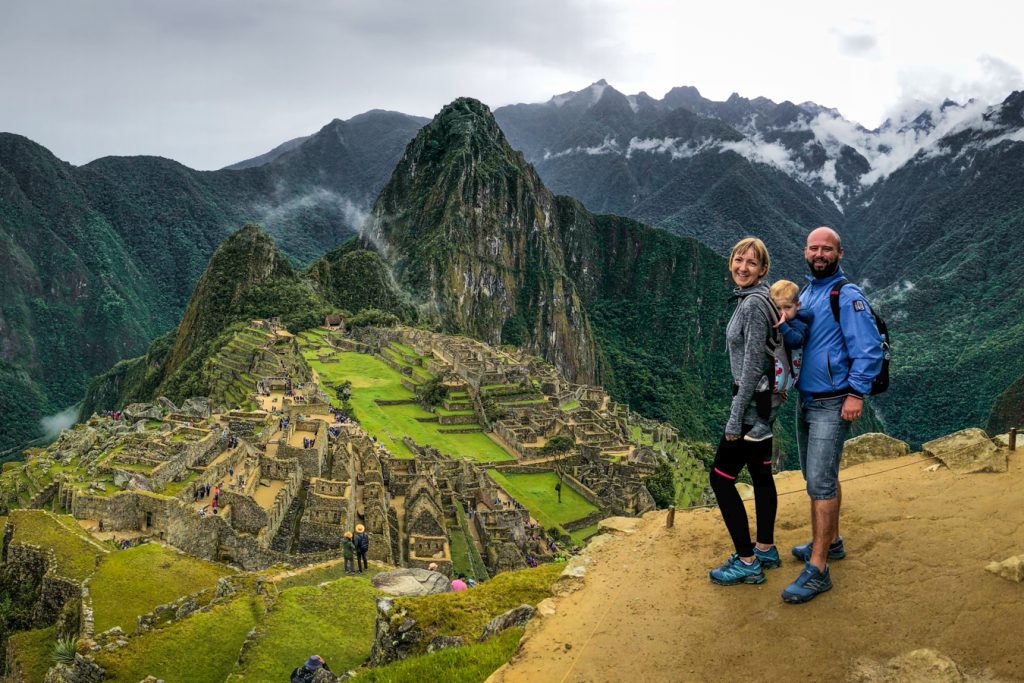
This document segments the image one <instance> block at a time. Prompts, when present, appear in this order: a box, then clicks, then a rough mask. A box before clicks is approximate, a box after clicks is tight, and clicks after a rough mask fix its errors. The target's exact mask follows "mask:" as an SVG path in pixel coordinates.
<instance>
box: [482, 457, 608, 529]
mask: <svg viewBox="0 0 1024 683" xmlns="http://www.w3.org/2000/svg"><path fill="white" fill-rule="evenodd" d="M487 473H488V474H489V475H490V477H491V478H492V479H493V480H494V481H495V482H496V483H497V484H498V485H499V486H501V487H502V488H503V489H505V490H506V491H507V492H508V493H509V495H510V496H512V497H513V498H515V499H516V500H518V501H519V502H520V503H521V504H522V505H523V507H525V508H526V509H527V510H529V511H530V515H531V516H532V517H533V518H534V519H535V520H537V522H539V523H540V525H541V526H543V527H544V528H545V529H550V528H552V527H558V526H562V525H564V524H568V523H569V522H574V521H576V520H577V519H583V518H584V517H586V516H587V515H589V514H591V513H592V512H597V510H598V508H597V506H596V505H593V504H592V503H590V502H589V501H588V500H587V499H586V498H584V497H583V496H581V495H580V494H579V493H577V492H576V491H575V490H573V489H572V488H571V487H570V486H569V485H568V484H567V483H565V482H563V483H562V502H561V503H559V502H558V494H557V493H555V484H557V483H558V475H557V474H555V473H554V472H542V473H539V474H511V473H509V474H504V473H502V472H499V471H497V470H488V471H487ZM574 540H575V537H574Z"/></svg>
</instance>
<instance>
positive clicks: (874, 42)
mask: <svg viewBox="0 0 1024 683" xmlns="http://www.w3.org/2000/svg"><path fill="white" fill-rule="evenodd" d="M838 37H839V51H840V52H842V53H843V54H845V55H850V56H851V57H863V56H866V55H870V54H875V53H877V52H878V38H877V37H876V36H874V35H871V34H869V33H852V34H842V33H841V34H839V36H838Z"/></svg>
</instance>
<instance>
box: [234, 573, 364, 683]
mask: <svg viewBox="0 0 1024 683" xmlns="http://www.w3.org/2000/svg"><path fill="white" fill-rule="evenodd" d="M379 595H381V593H380V592H379V591H377V589H376V588H374V587H373V585H372V584H371V583H370V581H369V580H368V579H367V578H366V576H365V575H363V576H360V577H344V578H340V579H338V580H336V581H333V582H331V583H328V584H326V585H322V586H296V587H294V588H288V589H286V590H284V591H282V592H281V594H280V595H279V596H278V598H277V600H276V602H275V603H274V606H273V607H272V608H271V610H270V611H269V612H268V613H267V615H266V616H265V617H264V618H263V620H262V621H261V623H260V625H259V633H260V635H259V637H258V638H257V640H256V641H255V643H254V644H253V645H252V647H251V648H249V649H247V650H246V652H245V655H244V656H243V660H242V662H241V664H240V665H239V666H238V667H237V668H236V669H235V671H234V674H233V675H232V676H231V678H230V680H232V681H247V682H248V681H252V682H254V683H256V682H259V683H262V682H264V681H265V682H266V683H273V682H275V681H287V680H288V675H289V674H290V673H291V671H292V669H293V668H294V667H296V666H298V665H299V664H301V663H302V662H304V661H305V660H306V658H307V657H309V655H310V654H313V653H316V654H319V655H320V656H321V657H323V658H324V660H325V661H326V662H327V664H328V665H329V666H330V667H331V670H332V671H335V672H339V673H340V672H344V671H347V670H349V669H355V668H357V667H358V666H359V665H360V664H362V663H363V661H364V660H366V658H367V657H369V656H370V647H371V646H372V644H373V630H374V622H375V619H376V615H377V609H376V604H375V598H376V597H377V596H379Z"/></svg>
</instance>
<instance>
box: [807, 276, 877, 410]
mask: <svg viewBox="0 0 1024 683" xmlns="http://www.w3.org/2000/svg"><path fill="white" fill-rule="evenodd" d="M844 277H845V275H843V271H842V269H839V270H838V271H836V273H835V275H832V276H831V277H827V278H821V279H818V278H812V277H811V276H808V277H807V279H808V280H809V281H810V285H809V286H807V287H805V288H804V290H803V291H802V292H801V293H800V308H801V310H804V311H808V312H810V313H811V314H812V315H813V316H814V320H813V322H812V323H811V326H810V327H809V328H808V334H807V339H806V340H805V342H804V356H803V367H802V368H801V370H800V379H799V380H798V381H797V385H796V386H797V389H798V390H799V391H800V395H801V397H803V398H804V399H807V398H809V397H810V396H811V395H812V394H835V395H842V394H841V393H840V392H848V393H850V394H854V395H859V396H864V395H867V394H868V393H869V392H870V391H871V382H872V380H874V378H875V377H876V376H877V375H878V373H879V372H880V371H881V369H882V336H881V335H880V334H879V333H878V328H877V327H876V326H875V317H874V316H873V315H871V308H870V307H869V306H868V302H867V299H865V298H864V293H863V292H862V291H861V290H860V287H858V286H857V285H854V284H848V285H846V286H845V287H843V288H842V289H841V290H839V323H836V321H835V318H834V317H832V307H831V304H830V303H829V293H830V292H831V290H832V285H833V284H835V283H836V282H838V281H839V280H840V279H843V278H844Z"/></svg>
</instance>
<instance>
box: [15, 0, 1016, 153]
mask: <svg viewBox="0 0 1024 683" xmlns="http://www.w3.org/2000/svg"><path fill="white" fill-rule="evenodd" d="M783 8H785V9H783ZM1022 20H1024V5H1021V4H1018V3H1008V2H1000V3H998V4H997V3H996V2H994V1H993V0H975V1H974V2H971V3H969V4H967V5H964V4H963V3H956V4H952V3H941V2H938V3H937V2H927V3H926V2H874V1H869V2H859V3H857V4H854V3H830V2H822V1H821V0H816V1H815V2H787V1H785V0H783V2H779V3H768V2H763V1H760V2H745V1H744V2H737V1H733V2H729V3H724V2H700V3H697V2H668V1H664V0H662V1H659V0H600V1H588V2H583V1H579V2H574V1H566V0H500V1H494V0H492V1H486V0H410V1H401V0H287V2H286V1H284V0H167V1H164V0H91V1H82V0H64V1H59V0H0V65H2V67H0V131H8V132H14V133H19V134H22V135H25V136H28V137H30V138H32V139H33V140H35V141H36V142H39V143H40V144H42V145H44V146H46V147H48V148H49V149H50V150H51V151H52V152H54V153H55V154H56V155H57V156H59V157H61V158H62V159H65V160H67V161H70V162H72V163H74V164H82V163H86V162H88V161H91V160H92V159H95V158H97V157H100V156H105V155H109V154H120V155H128V154H158V155H161V156H166V157H170V158H173V159H176V160H178V161H180V162H182V163H184V164H186V165H188V166H191V167H193V168H200V169H212V168H220V167H222V166H225V165H227V164H230V163H233V162H236V161H240V160H242V159H245V158H249V157H252V156H255V155H257V154H261V153H263V152H265V151H267V150H269V149H270V148H272V147H275V146H276V145H278V144H279V143H281V142H283V141H285V140H287V139H290V138H293V137H297V136H300V135H308V134H310V133H312V132H315V131H316V130H318V129H319V128H320V127H321V126H323V125H324V124H326V123H327V122H328V121H330V120H331V119H334V118H342V119H345V118H349V117H351V116H353V115H355V114H358V113H360V112H363V111H366V110H368V109H374V108H380V109H393V110H398V111H403V112H406V113H410V114H419V115H423V116H432V115H433V114H434V113H435V112H436V111H437V110H438V109H440V108H441V107H442V106H443V105H444V104H446V103H447V102H449V101H451V100H452V99H454V98H456V97H459V96H462V95H468V96H472V97H476V98H478V99H481V100H483V101H484V102H486V103H487V104H489V105H490V106H491V107H498V106H501V105H503V104H510V103H514V102H538V101H544V100H547V99H548V98H550V97H551V96H552V95H554V94H557V93H561V92H565V91H567V90H579V89H581V88H583V87H585V86H586V85H588V84H589V83H591V82H593V81H595V80H598V79H600V78H606V79H607V80H608V81H609V83H611V84H612V85H613V86H615V87H616V88H617V89H619V90H621V91H622V92H624V93H627V94H633V93H636V92H639V91H641V90H644V91H646V92H647V93H648V94H650V95H652V96H654V97H657V98H660V97H662V96H663V95H664V93H665V92H666V91H667V90H668V89H669V88H671V87H673V86H676V85H693V86H696V87H697V88H699V89H700V91H701V93H702V94H703V95H704V96H705V97H710V98H712V99H725V98H726V97H728V96H729V94H730V93H732V92H738V93H740V94H741V95H743V96H745V97H756V96H758V95H763V96H766V97H770V98H771V99H773V100H776V101H782V100H787V99H788V100H792V101H794V102H802V101H805V100H813V101H815V102H817V103H819V104H823V105H827V106H831V107H836V108H838V109H839V110H840V111H841V112H842V113H843V114H844V115H845V116H847V117H848V118H851V119H854V120H857V121H859V122H860V123H862V124H864V125H865V126H867V127H869V128H873V127H875V126H877V125H878V124H879V123H880V122H881V121H882V120H883V119H884V118H885V116H886V115H888V114H889V113H891V112H892V111H893V110H894V109H895V108H898V107H901V106H905V104H906V102H908V101H909V100H912V99H922V100H932V99H935V98H939V99H941V98H943V97H946V96H950V97H953V98H961V99H963V98H965V97H971V96H973V97H977V98H981V99H985V100H989V101H997V100H1000V99H1002V98H1003V97H1005V96H1006V95H1007V94H1009V92H1010V91H1012V90H1015V89H1017V90H1019V89H1024V80H1022V76H1021V69H1022V68H1024V40H1022V39H1021V37H1020V27H1021V25H1022Z"/></svg>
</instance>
